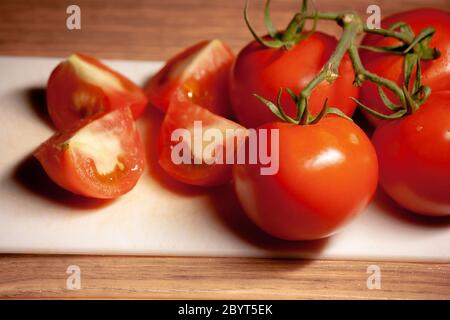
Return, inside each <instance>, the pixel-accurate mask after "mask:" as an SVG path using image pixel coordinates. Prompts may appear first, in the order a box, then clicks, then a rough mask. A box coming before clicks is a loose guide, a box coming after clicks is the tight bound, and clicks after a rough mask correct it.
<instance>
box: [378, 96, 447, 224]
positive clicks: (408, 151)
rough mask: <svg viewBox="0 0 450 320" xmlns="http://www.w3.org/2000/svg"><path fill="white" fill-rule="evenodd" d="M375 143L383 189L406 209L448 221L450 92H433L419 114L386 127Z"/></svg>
mask: <svg viewBox="0 0 450 320" xmlns="http://www.w3.org/2000/svg"><path fill="white" fill-rule="evenodd" d="M373 143H374V145H375V148H376V150H377V153H378V159H379V164H380V184H381V186H382V187H383V188H384V190H385V191H386V193H388V194H389V195H390V196H391V197H392V199H394V200H395V201H396V202H397V203H398V204H400V205H401V206H402V207H404V208H406V209H409V210H411V211H414V212H416V213H421V214H425V215H433V216H445V215H450V91H442V92H434V93H432V94H431V96H430V98H429V99H428V101H427V102H426V103H425V104H424V105H422V106H421V107H420V108H419V109H418V110H417V111H416V112H415V113H413V114H412V115H410V116H406V117H404V118H401V119H398V120H393V121H384V122H383V123H381V124H380V125H379V126H378V127H377V129H376V130H375V133H374V136H373Z"/></svg>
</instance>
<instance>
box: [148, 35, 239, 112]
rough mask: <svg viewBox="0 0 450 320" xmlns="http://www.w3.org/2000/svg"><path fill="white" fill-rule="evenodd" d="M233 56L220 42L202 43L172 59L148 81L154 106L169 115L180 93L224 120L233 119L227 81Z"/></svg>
mask: <svg viewBox="0 0 450 320" xmlns="http://www.w3.org/2000/svg"><path fill="white" fill-rule="evenodd" d="M233 60H234V54H233V52H232V51H231V49H230V48H229V47H228V46H227V45H225V44H224V43H223V42H221V41H220V40H211V41H202V42H200V43H197V44H195V45H193V46H192V47H189V48H187V49H186V50H184V51H182V52H181V53H179V54H177V55H176V56H175V57H173V58H172V59H170V60H169V61H168V62H167V63H166V65H165V66H164V67H163V68H162V69H161V70H160V71H159V72H158V73H157V74H156V75H155V76H154V77H153V78H152V79H151V80H150V81H149V83H148V84H147V86H146V89H145V91H146V93H147V96H148V98H149V101H150V103H151V104H152V105H154V106H155V107H157V108H158V109H159V110H161V111H163V112H166V111H167V109H168V107H169V105H170V101H171V99H172V97H173V96H174V93H175V91H177V89H181V90H182V92H184V94H185V95H186V96H187V97H188V98H190V99H191V100H192V101H193V102H194V103H196V104H198V105H201V106H203V107H204V108H206V109H208V110H210V111H212V112H214V113H216V114H218V115H222V116H225V117H228V116H230V115H231V107H230V101H229V97H228V79H229V73H230V70H231V65H232V63H233Z"/></svg>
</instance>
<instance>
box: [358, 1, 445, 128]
mask: <svg viewBox="0 0 450 320" xmlns="http://www.w3.org/2000/svg"><path fill="white" fill-rule="evenodd" d="M399 21H404V22H406V23H409V24H410V25H411V27H412V29H413V31H414V33H415V34H416V35H417V34H418V33H419V32H420V31H422V30H423V29H425V28H427V27H433V28H434V29H435V30H436V32H435V34H434V35H433V37H432V39H431V42H430V47H431V48H438V49H439V51H440V52H441V56H440V57H439V58H438V59H436V60H432V61H430V60H428V61H426V60H424V61H422V62H421V68H422V77H421V80H422V84H424V85H427V86H430V87H431V89H432V90H433V91H435V92H436V91H442V90H450V67H449V66H450V13H449V12H446V11H442V10H438V9H415V10H411V11H405V12H402V13H398V14H394V15H392V16H390V17H387V18H386V19H383V20H382V21H381V26H382V27H383V28H388V27H389V26H390V25H392V24H393V23H395V22H399ZM398 43H399V42H398V41H397V40H395V39H393V38H385V37H382V36H378V35H374V34H367V35H366V36H365V37H364V39H363V41H362V44H363V45H368V46H393V45H396V44H398ZM360 55H361V61H362V62H363V65H364V66H365V68H366V69H367V70H369V71H371V72H373V73H376V74H378V75H379V76H381V77H384V78H387V79H390V80H393V81H396V82H397V83H398V84H399V85H400V86H401V84H402V82H403V57H402V56H399V55H394V54H386V53H376V52H371V51H368V50H365V49H361V50H360ZM384 91H385V93H386V94H387V95H388V97H389V98H391V100H392V101H393V102H395V103H398V99H397V98H396V97H395V95H394V94H392V93H391V92H390V91H389V90H384ZM360 100H361V102H362V103H364V104H366V105H367V106H369V107H371V108H372V109H374V110H376V111H379V112H382V113H387V114H388V113H390V111H389V109H387V108H386V107H385V106H384V104H383V102H382V101H381V98H380V95H379V93H378V87H377V86H376V85H375V84H373V83H372V82H370V81H366V82H364V84H363V86H362V87H361V90H360ZM365 115H366V116H367V118H368V119H369V120H370V122H372V123H373V124H374V125H378V124H379V123H380V122H382V120H379V119H377V118H375V117H373V116H371V115H369V114H368V113H367V112H365Z"/></svg>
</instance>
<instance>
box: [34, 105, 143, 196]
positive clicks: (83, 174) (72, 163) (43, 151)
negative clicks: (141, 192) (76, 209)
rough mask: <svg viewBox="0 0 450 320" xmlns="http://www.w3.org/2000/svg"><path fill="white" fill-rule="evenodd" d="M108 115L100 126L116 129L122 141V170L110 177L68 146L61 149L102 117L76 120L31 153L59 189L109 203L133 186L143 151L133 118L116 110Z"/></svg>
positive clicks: (115, 171)
mask: <svg viewBox="0 0 450 320" xmlns="http://www.w3.org/2000/svg"><path fill="white" fill-rule="evenodd" d="M109 114H110V115H114V121H111V122H109V121H108V122H105V123H104V125H105V126H107V127H112V126H119V128H120V130H121V132H122V133H121V135H122V137H125V138H122V140H121V145H122V148H123V149H124V150H125V152H126V154H125V155H124V156H123V157H121V159H120V160H121V162H122V163H123V165H124V167H125V170H120V169H119V168H118V167H116V169H115V170H114V171H113V172H112V173H110V174H108V175H101V174H99V173H98V172H97V170H96V168H95V164H94V163H93V161H92V159H89V158H87V157H82V156H81V157H80V156H75V154H74V153H73V152H72V151H71V149H70V146H69V147H67V148H64V147H61V144H63V143H64V142H66V141H67V140H68V139H69V138H71V137H72V136H73V135H74V134H75V133H76V132H77V131H79V130H80V129H82V128H83V127H84V126H86V125H88V124H90V123H91V122H93V121H102V117H103V116H104V115H105V114H96V115H93V116H91V117H89V118H84V119H82V120H80V121H79V122H78V123H77V124H76V125H75V126H73V127H72V128H71V129H68V130H66V131H65V132H63V133H56V134H55V135H54V136H52V137H51V138H50V139H48V140H47V141H46V142H44V143H43V144H42V145H41V146H39V148H37V149H36V151H35V152H34V156H35V157H36V158H37V159H38V160H39V162H40V163H41V165H42V167H43V168H44V170H45V172H46V173H47V174H48V176H49V177H50V178H51V179H52V180H53V181H54V182H55V183H56V184H58V185H59V186H60V187H62V188H64V189H66V190H68V191H70V192H72V193H75V194H79V195H82V196H85V197H89V198H98V199H113V198H117V197H118V196H121V195H123V194H125V193H127V192H128V191H130V190H131V189H132V188H133V187H134V186H135V185H136V183H137V181H138V179H139V177H140V176H141V175H142V172H143V170H144V149H143V146H142V144H141V140H140V137H139V134H138V132H137V130H136V129H135V125H134V120H133V116H132V114H131V111H130V110H129V108H120V109H116V110H114V111H112V112H111V113H109Z"/></svg>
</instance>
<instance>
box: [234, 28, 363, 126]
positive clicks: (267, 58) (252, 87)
mask: <svg viewBox="0 0 450 320" xmlns="http://www.w3.org/2000/svg"><path fill="white" fill-rule="evenodd" d="M336 44H337V41H336V39H335V38H334V37H332V36H329V35H326V34H324V33H321V32H315V33H314V34H312V35H311V36H309V37H308V38H306V39H305V40H303V41H301V42H300V43H298V44H297V45H295V46H294V47H293V48H292V49H290V50H286V49H270V48H263V47H262V46H261V45H260V44H259V43H258V42H256V41H252V42H250V43H249V44H248V45H247V46H246V47H245V48H244V49H242V50H241V52H240V53H239V54H238V56H237V58H236V60H235V62H234V65H233V68H232V72H231V77H230V98H231V103H232V106H233V111H234V114H235V115H236V117H237V119H238V121H239V123H241V124H242V125H244V126H246V127H251V128H255V127H257V126H259V125H262V124H264V123H266V122H270V121H275V120H276V118H275V116H274V115H273V114H272V112H271V111H270V110H269V109H268V108H267V107H266V106H264V105H263V104H262V103H261V102H260V101H258V100H257V99H256V98H255V97H254V96H253V94H255V93H256V94H258V95H260V96H262V97H264V98H266V99H269V100H271V101H276V97H277V94H278V91H279V90H280V88H281V87H283V88H290V89H291V90H293V91H294V92H295V93H296V94H298V93H300V91H301V90H302V89H303V88H304V86H306V85H307V84H308V82H309V81H310V80H312V79H313V77H314V76H315V75H316V74H317V73H318V72H320V70H321V69H322V67H323V65H324V64H325V63H326V62H327V60H328V58H329V57H330V56H331V54H332V52H333V50H334V48H335V46H336ZM353 78H354V74H353V67H352V65H351V61H350V59H349V58H348V55H345V56H344V58H343V60H342V63H341V66H340V68H339V77H338V79H337V80H336V81H334V82H333V83H331V84H330V83H328V82H326V81H324V82H323V83H321V84H320V85H319V86H317V87H316V89H315V90H314V91H313V93H312V95H311V97H310V100H309V110H310V111H311V112H312V113H313V114H317V113H318V112H319V111H320V110H321V109H322V108H323V106H324V102H325V99H326V98H327V97H328V98H329V101H328V104H329V105H330V106H335V107H337V108H339V109H341V110H342V111H343V112H344V113H345V114H347V115H348V116H351V115H352V114H353V112H354V110H355V103H354V102H353V101H352V100H351V99H350V97H355V98H356V97H358V92H359V89H358V88H357V87H355V86H353ZM281 102H282V105H283V106H284V109H285V110H286V112H287V114H289V115H291V116H294V115H295V114H296V111H297V110H296V107H295V104H294V102H293V101H292V99H291V98H290V97H289V95H288V94H287V93H286V92H285V93H284V94H283V96H282V100H281Z"/></svg>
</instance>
